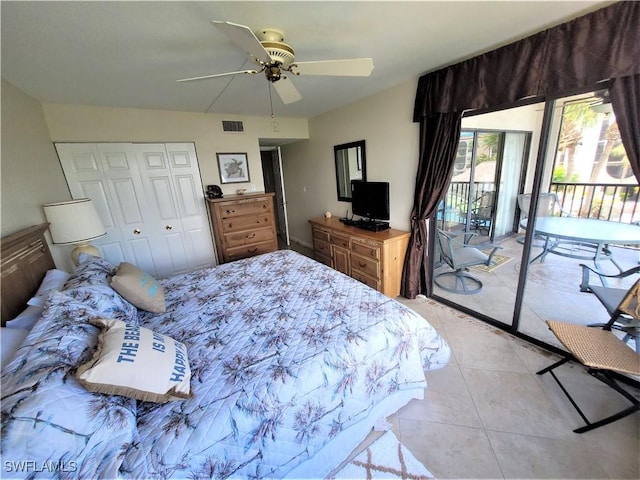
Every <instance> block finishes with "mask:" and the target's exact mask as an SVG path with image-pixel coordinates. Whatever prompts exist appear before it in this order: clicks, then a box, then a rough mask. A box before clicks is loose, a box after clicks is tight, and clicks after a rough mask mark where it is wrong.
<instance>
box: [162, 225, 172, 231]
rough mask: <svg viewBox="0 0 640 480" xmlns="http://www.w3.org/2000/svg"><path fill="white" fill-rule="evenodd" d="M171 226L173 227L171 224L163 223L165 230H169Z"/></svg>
mask: <svg viewBox="0 0 640 480" xmlns="http://www.w3.org/2000/svg"><path fill="white" fill-rule="evenodd" d="M172 228H173V227H172V226H171V225H165V226H164V229H165V230H171V229H172Z"/></svg>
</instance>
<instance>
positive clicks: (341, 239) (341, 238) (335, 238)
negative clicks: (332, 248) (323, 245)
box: [329, 232, 351, 249]
mask: <svg viewBox="0 0 640 480" xmlns="http://www.w3.org/2000/svg"><path fill="white" fill-rule="evenodd" d="M329 239H330V241H331V243H332V244H333V245H337V246H339V247H342V248H346V249H349V248H350V247H351V238H349V237H348V236H346V235H339V234H336V233H334V232H331V234H330V235H329Z"/></svg>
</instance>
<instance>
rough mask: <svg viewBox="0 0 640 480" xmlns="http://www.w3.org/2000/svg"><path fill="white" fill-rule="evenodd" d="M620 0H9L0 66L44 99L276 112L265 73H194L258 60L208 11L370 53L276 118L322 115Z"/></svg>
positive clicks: (310, 49)
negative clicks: (362, 73) (369, 69)
mask: <svg viewBox="0 0 640 480" xmlns="http://www.w3.org/2000/svg"><path fill="white" fill-rule="evenodd" d="M609 3H611V2H601V1H564V2H563V1H552V2H542V1H510V2H489V1H471V2H462V1H447V2H433V1H412V2H399V1H395V2H394V1H392V2H378V1H357V2H343V1H332V2H327V1H323V2H319V1H313V2H305V1H294V2H278V1H276V2H273V1H259V2H245V1H233V2H182V1H180V2H162V1H161V2H149V1H130V2H114V1H98V2H77V1H71V2H58V1H54V2H24V1H20V2H10V1H4V0H3V1H2V3H1V8H2V10H1V19H2V76H3V77H4V78H5V79H6V80H7V81H9V82H10V83H12V84H13V85H15V86H17V87H18V88H20V89H22V90H23V91H25V92H26V93H27V94H29V95H31V96H32V97H34V98H36V99H38V100H40V101H42V102H46V103H71V104H84V105H103V106H113V107H133V108H150V109H164V110H181V111H193V112H214V113H230V114H243V115H268V114H269V113H270V103H269V83H268V82H267V80H266V79H265V78H264V77H263V76H262V75H254V76H249V75H236V76H234V77H224V78H218V79H211V80H203V81H198V82H189V83H180V84H179V83H176V80H177V79H179V78H184V77H193V76H199V75H206V74H210V73H221V72H227V71H236V70H240V69H242V68H250V67H249V64H246V61H247V56H246V54H245V53H244V52H243V51H242V50H241V49H239V48H238V47H237V46H236V45H235V44H233V43H231V41H230V40H229V39H228V38H227V37H226V36H225V35H223V34H222V33H221V32H220V31H218V30H217V29H216V28H215V27H214V26H213V25H211V23H210V20H228V21H231V22H234V23H240V24H243V25H247V26H250V27H251V28H252V29H254V30H257V29H259V28H262V27H276V28H279V29H281V30H283V31H284V36H285V42H287V43H289V44H290V45H291V46H292V47H293V48H294V49H295V51H296V59H297V60H298V61H311V60H328V59H339V58H358V57H371V58H373V62H374V65H375V68H374V70H373V73H372V74H371V76H370V77H365V78H358V77H346V78H345V77H309V76H307V77H302V76H300V77H296V78H294V79H293V82H294V83H295V86H296V87H297V89H298V90H299V91H300V93H301V94H302V100H301V101H299V102H296V103H292V104H289V105H284V104H283V103H282V102H281V100H280V98H279V97H278V96H277V94H276V93H275V91H273V92H272V99H273V109H274V112H275V114H276V115H277V116H289V117H313V116H315V115H318V114H320V113H323V112H326V111H329V110H332V109H335V108H337V107H340V106H342V105H345V104H348V103H351V102H354V101H356V100H359V99H361V98H364V97H366V96H368V95H371V94H374V93H376V92H379V91H382V90H385V89H387V88H390V87H392V86H394V85H397V84H399V83H403V82H405V81H407V80H409V79H412V78H416V77H417V76H419V75H421V74H423V73H425V72H428V71H431V70H434V69H437V68H439V67H442V66H445V65H448V64H451V63H454V62H456V61H459V60H462V59H464V58H468V57H471V56H474V55H475V54H478V53H481V52H484V51H488V50H491V49H493V48H495V47H497V46H500V45H504V44H507V43H510V42H512V41H514V40H517V39H519V38H522V37H525V36H528V35H530V34H532V33H535V32H537V31H540V30H543V29H545V28H548V27H550V26H553V25H556V24H558V23H561V22H563V21H566V20H568V19H570V18H573V17H576V16H579V15H582V14H584V13H586V12H589V11H592V10H595V9H597V8H600V7H602V6H605V5H608V4H609Z"/></svg>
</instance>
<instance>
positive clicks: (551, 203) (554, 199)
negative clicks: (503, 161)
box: [517, 192, 571, 247]
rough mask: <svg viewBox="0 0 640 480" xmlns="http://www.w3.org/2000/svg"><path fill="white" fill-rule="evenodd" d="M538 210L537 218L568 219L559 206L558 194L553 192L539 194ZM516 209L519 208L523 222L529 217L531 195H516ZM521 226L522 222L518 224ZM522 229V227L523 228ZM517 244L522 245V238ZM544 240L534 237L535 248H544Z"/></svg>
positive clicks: (566, 213) (519, 238) (567, 215)
mask: <svg viewBox="0 0 640 480" xmlns="http://www.w3.org/2000/svg"><path fill="white" fill-rule="evenodd" d="M538 198H539V200H538V209H537V212H536V215H537V216H538V217H553V216H556V215H557V216H560V217H570V216H571V215H569V213H568V212H565V211H564V209H563V208H562V205H561V204H560V200H558V194H557V193H553V192H548V193H541V194H540V195H539V196H538ZM518 208H520V212H521V214H522V217H521V219H522V220H524V219H526V218H528V217H529V208H531V194H530V193H521V194H519V195H518ZM520 225H521V226H522V222H521V224H520ZM523 228H524V227H523ZM517 242H518V243H524V237H518V239H517ZM544 242H545V238H544V237H535V238H534V244H533V246H535V247H544Z"/></svg>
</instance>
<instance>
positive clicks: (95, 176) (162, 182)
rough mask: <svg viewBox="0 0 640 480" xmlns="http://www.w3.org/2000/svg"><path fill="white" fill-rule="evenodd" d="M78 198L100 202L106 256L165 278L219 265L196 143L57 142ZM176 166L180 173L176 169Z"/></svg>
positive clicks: (113, 261)
mask: <svg viewBox="0 0 640 480" xmlns="http://www.w3.org/2000/svg"><path fill="white" fill-rule="evenodd" d="M56 149H57V150H58V155H59V157H60V161H61V163H62V166H63V170H64V172H65V176H66V178H67V183H68V184H69V188H70V191H71V194H72V196H73V197H74V198H80V197H89V198H92V199H93V200H94V202H95V204H96V208H97V210H98V213H99V214H100V216H101V219H102V221H103V223H104V224H105V228H106V229H107V235H106V236H105V237H102V238H100V239H97V240H95V241H94V242H93V243H94V244H95V245H97V246H99V247H100V248H101V250H102V253H103V255H104V257H105V258H106V259H107V260H109V261H110V262H112V263H114V264H117V263H119V262H121V261H128V262H131V263H134V264H135V265H137V266H139V267H140V268H141V269H143V270H145V271H147V272H149V273H151V274H153V275H154V276H157V277H166V276H170V275H174V274H177V273H182V272H186V271H190V270H195V269H197V268H203V267H206V266H210V265H213V264H214V255H213V243H212V240H211V234H210V230H209V225H208V216H207V214H206V209H205V206H204V197H203V195H202V191H201V190H202V189H201V187H199V185H201V181H200V175H199V170H198V166H197V159H196V156H195V149H194V147H193V144H168V145H164V144H132V143H121V144H120V143H119V144H112V143H108V144H56ZM172 164H173V166H174V167H175V168H173V167H172Z"/></svg>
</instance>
